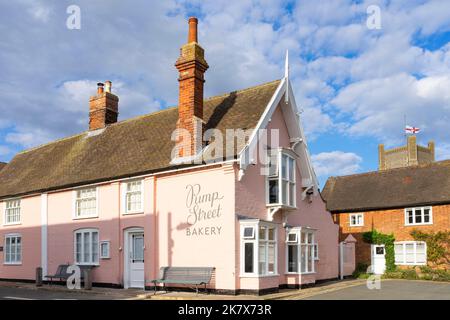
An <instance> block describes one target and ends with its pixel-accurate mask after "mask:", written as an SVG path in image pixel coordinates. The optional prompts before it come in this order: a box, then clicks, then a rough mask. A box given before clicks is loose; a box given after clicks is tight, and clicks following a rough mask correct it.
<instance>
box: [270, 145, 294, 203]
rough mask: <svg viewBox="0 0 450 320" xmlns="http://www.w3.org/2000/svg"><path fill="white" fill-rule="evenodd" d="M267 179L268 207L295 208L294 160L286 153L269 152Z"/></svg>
mask: <svg viewBox="0 0 450 320" xmlns="http://www.w3.org/2000/svg"><path fill="white" fill-rule="evenodd" d="M269 157H270V163H269V173H268V177H267V195H268V199H267V203H268V204H269V205H282V206H289V207H295V206H296V184H295V159H294V157H293V156H291V155H289V154H287V153H286V152H283V151H279V150H271V151H270V152H269Z"/></svg>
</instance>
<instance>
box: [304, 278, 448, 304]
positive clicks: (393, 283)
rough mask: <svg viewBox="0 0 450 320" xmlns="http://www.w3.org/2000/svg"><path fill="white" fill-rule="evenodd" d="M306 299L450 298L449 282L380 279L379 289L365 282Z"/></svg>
mask: <svg viewBox="0 0 450 320" xmlns="http://www.w3.org/2000/svg"><path fill="white" fill-rule="evenodd" d="M305 299H306V300H450V283H448V282H435V281H424V280H422V281H421V280H382V281H381V286H380V289H372V290H370V289H368V288H367V286H366V284H361V285H357V286H351V287H347V288H343V289H342V290H337V291H333V292H323V293H320V294H317V295H314V296H310V297H307V298H305Z"/></svg>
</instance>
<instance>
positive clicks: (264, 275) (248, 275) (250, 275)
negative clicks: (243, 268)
mask: <svg viewBox="0 0 450 320" xmlns="http://www.w3.org/2000/svg"><path fill="white" fill-rule="evenodd" d="M279 276H280V274H278V273H276V274H244V275H239V278H270V277H279Z"/></svg>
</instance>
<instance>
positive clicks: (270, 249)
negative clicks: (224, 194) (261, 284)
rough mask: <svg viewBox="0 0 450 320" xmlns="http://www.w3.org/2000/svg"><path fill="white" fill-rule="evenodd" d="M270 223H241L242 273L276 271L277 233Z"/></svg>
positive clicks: (269, 272)
mask: <svg viewBox="0 0 450 320" xmlns="http://www.w3.org/2000/svg"><path fill="white" fill-rule="evenodd" d="M276 232H277V231H276V228H275V226H272V225H266V224H260V223H259V222H255V223H252V224H251V225H249V224H248V223H247V224H245V225H241V261H242V262H241V263H242V266H241V270H242V274H243V275H261V276H265V275H272V274H276V273H277V235H276Z"/></svg>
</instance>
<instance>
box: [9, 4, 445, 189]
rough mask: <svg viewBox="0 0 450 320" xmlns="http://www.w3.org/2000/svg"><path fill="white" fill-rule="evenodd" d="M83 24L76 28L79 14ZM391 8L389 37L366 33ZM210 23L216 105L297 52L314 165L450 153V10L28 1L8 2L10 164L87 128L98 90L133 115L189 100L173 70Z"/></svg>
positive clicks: (324, 172)
mask: <svg viewBox="0 0 450 320" xmlns="http://www.w3.org/2000/svg"><path fill="white" fill-rule="evenodd" d="M72 4H74V5H78V6H79V7H80V9H81V29H80V30H69V29H68V28H67V27H66V20H67V18H68V14H67V13H66V9H67V7H68V6H69V5H72ZM370 5H377V6H379V8H380V14H381V15H380V17H381V29H379V30H371V29H369V28H367V25H366V20H367V17H368V15H367V8H368V7H369V6H370ZM190 15H196V16H198V17H199V20H200V22H199V41H200V43H201V45H202V46H203V47H204V48H205V51H206V59H207V61H208V63H209V65H210V69H209V70H208V71H207V74H206V87H205V90H206V95H207V96H211V95H215V94H221V93H224V92H229V91H232V90H236V89H240V88H245V87H248V86H252V85H257V84H259V83H263V82H266V81H271V80H274V79H277V78H280V77H282V75H283V68H284V55H285V52H286V50H289V52H290V69H291V73H290V74H291V80H292V83H293V88H294V91H295V93H296V100H297V103H298V105H299V107H300V108H301V109H302V110H303V112H302V115H301V121H302V123H303V126H304V128H305V133H306V135H307V139H308V142H309V146H310V151H311V154H312V157H313V161H314V164H315V170H316V172H317V174H318V175H319V177H320V181H321V183H322V185H323V183H324V181H325V180H326V178H327V177H328V176H330V175H342V174H352V173H358V172H364V171H369V170H376V167H377V145H378V144H379V143H384V144H385V145H386V146H388V147H391V146H397V145H400V144H402V143H403V142H404V135H403V126H404V116H405V115H406V117H407V122H408V124H410V125H414V126H418V127H420V128H421V129H422V132H421V133H419V135H418V140H419V142H420V143H421V144H426V143H427V142H428V140H430V139H433V140H435V141H436V146H437V158H438V159H447V158H450V135H449V134H448V123H449V122H450V1H447V0H436V1H419V0H397V1H395V0H391V1H387V0H386V1H376V0H372V1H350V0H348V1H346V0H335V1H331V0H330V1H320V2H319V1H313V0H310V1H293V0H289V1H284V0H262V1H252V0H240V1H232V0H227V1H225V0H215V1H200V0H197V1H177V0H164V1H144V0H130V1H119V0H108V1H107V0H96V1H88V0H71V1H63V0H59V1H55V0H53V1H52V0H46V1H45V0H17V1H10V2H6V1H3V2H2V3H1V4H0V34H2V37H1V39H0V75H1V76H0V96H1V98H2V99H1V100H0V101H1V102H0V112H1V114H2V116H1V118H0V160H2V161H9V160H10V159H11V158H12V157H13V156H14V154H15V153H16V152H18V151H20V150H23V149H26V148H30V147H33V146H36V145H39V144H42V143H45V142H48V141H51V140H54V139H58V138H63V137H65V136H68V135H71V134H75V133H78V132H81V131H84V130H86V128H87V123H88V120H87V119H88V99H89V96H90V95H92V94H93V93H94V92H95V83H96V82H98V81H105V80H112V81H113V90H114V91H115V92H116V93H117V94H118V95H119V96H120V99H121V101H120V111H121V114H120V119H126V118H130V117H133V116H137V115H140V114H145V113H149V112H152V111H156V110H159V109H161V108H165V107H167V106H170V105H175V104H176V103H177V90H178V85H177V71H176V69H175V67H174V62H175V60H176V58H177V56H178V54H179V47H180V46H181V45H182V44H183V43H184V42H185V40H186V31H187V30H186V29H187V23H186V19H187V17H188V16H190Z"/></svg>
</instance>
